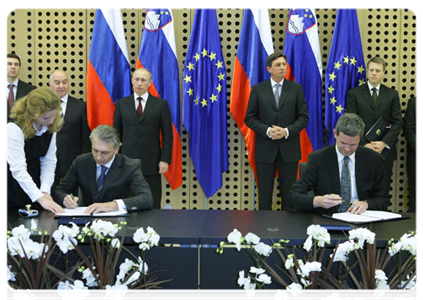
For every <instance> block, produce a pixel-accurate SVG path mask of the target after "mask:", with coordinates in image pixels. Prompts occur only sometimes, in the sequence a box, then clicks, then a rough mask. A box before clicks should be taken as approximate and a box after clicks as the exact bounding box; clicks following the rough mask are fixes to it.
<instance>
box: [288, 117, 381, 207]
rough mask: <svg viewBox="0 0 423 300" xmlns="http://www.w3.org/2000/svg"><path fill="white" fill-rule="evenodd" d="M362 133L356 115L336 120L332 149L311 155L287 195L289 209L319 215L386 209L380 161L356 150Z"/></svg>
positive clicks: (373, 154)
mask: <svg viewBox="0 0 423 300" xmlns="http://www.w3.org/2000/svg"><path fill="white" fill-rule="evenodd" d="M363 133H364V122H363V120H362V119H361V118H360V117H359V116H357V115H356V114H351V113H345V114H343V115H342V116H341V117H340V118H339V120H338V122H337V124H336V127H335V129H334V134H335V138H336V143H335V145H331V146H327V147H325V148H323V149H320V150H318V151H315V152H313V153H311V154H310V155H309V157H308V162H307V165H306V167H305V170H304V171H303V172H301V174H300V178H299V179H298V181H297V182H296V183H295V184H294V185H293V186H292V188H291V190H290V192H289V194H288V202H289V204H290V205H291V207H292V208H294V209H296V210H299V211H308V212H316V213H320V214H331V213H335V212H346V211H347V212H350V213H353V214H362V213H363V212H365V211H366V210H368V209H370V210H387V209H388V206H389V194H388V192H387V189H386V188H385V181H384V177H385V174H384V170H383V167H382V158H381V157H380V155H379V154H378V153H377V152H375V151H373V150H371V149H368V148H366V147H363V146H359V143H360V138H361V137H362V135H363ZM309 191H313V192H314V195H310V194H309Z"/></svg>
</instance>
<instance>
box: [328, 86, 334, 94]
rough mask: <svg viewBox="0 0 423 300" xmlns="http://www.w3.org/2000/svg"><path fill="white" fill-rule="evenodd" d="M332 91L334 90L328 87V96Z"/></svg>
mask: <svg viewBox="0 0 423 300" xmlns="http://www.w3.org/2000/svg"><path fill="white" fill-rule="evenodd" d="M333 90H334V88H333V86H332V85H331V86H328V92H329V94H332V92H333Z"/></svg>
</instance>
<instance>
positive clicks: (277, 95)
mask: <svg viewBox="0 0 423 300" xmlns="http://www.w3.org/2000/svg"><path fill="white" fill-rule="evenodd" d="M275 86H276V88H275V101H276V107H279V88H280V86H281V85H280V84H279V83H277V84H275Z"/></svg>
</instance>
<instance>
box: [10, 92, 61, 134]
mask: <svg viewBox="0 0 423 300" xmlns="http://www.w3.org/2000/svg"><path fill="white" fill-rule="evenodd" d="M53 109H57V114H56V117H55V118H54V122H53V124H51V125H50V126H49V127H48V130H49V131H50V132H51V133H53V132H57V131H59V130H60V128H62V125H63V118H62V117H61V116H60V110H61V106H60V100H59V98H58V97H57V95H56V94H55V93H54V92H53V91H52V90H51V89H49V88H45V87H43V88H38V89H35V90H32V91H31V92H30V93H29V94H28V95H27V96H25V97H23V98H21V99H19V100H18V101H17V102H16V103H15V105H14V106H13V108H12V111H11V113H10V117H11V118H12V119H13V122H14V123H15V124H16V125H18V126H19V127H20V128H21V129H22V132H23V134H24V136H25V139H26V140H28V139H30V138H32V137H34V135H35V129H34V127H33V125H32V123H33V122H34V120H35V119H37V118H38V117H41V116H43V115H44V114H45V113H47V112H49V111H51V110H53Z"/></svg>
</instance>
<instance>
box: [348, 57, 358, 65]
mask: <svg viewBox="0 0 423 300" xmlns="http://www.w3.org/2000/svg"><path fill="white" fill-rule="evenodd" d="M350 61H351V64H352V65H353V66H355V63H356V62H357V60H356V59H355V57H353V58H351V59H350Z"/></svg>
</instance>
